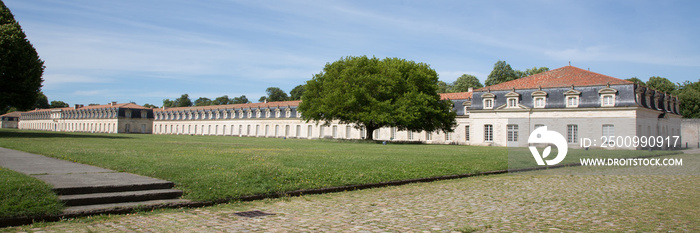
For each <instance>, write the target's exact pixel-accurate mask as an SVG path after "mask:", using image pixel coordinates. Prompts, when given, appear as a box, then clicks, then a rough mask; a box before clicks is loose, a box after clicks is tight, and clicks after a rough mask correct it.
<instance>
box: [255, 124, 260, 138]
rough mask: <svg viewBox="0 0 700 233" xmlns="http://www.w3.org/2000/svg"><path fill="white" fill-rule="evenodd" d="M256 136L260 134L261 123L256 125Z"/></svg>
mask: <svg viewBox="0 0 700 233" xmlns="http://www.w3.org/2000/svg"><path fill="white" fill-rule="evenodd" d="M255 136H260V125H255Z"/></svg>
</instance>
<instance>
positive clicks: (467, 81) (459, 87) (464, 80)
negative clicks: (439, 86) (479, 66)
mask: <svg viewBox="0 0 700 233" xmlns="http://www.w3.org/2000/svg"><path fill="white" fill-rule="evenodd" d="M452 86H453V88H452V90H451V91H450V92H465V91H469V88H470V87H471V88H474V89H477V88H482V87H484V85H482V84H481V82H479V79H478V78H476V76H474V75H469V74H463V75H462V76H460V77H459V78H457V80H455V82H454V83H453V84H452Z"/></svg>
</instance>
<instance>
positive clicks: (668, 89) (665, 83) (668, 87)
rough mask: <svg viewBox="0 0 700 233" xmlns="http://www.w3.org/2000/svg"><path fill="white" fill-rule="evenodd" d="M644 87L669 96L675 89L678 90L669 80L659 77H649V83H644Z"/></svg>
mask: <svg viewBox="0 0 700 233" xmlns="http://www.w3.org/2000/svg"><path fill="white" fill-rule="evenodd" d="M646 85H647V86H649V87H651V88H653V89H655V90H657V91H662V92H665V93H669V94H671V93H673V92H674V91H675V90H676V88H678V87H677V86H676V84H674V83H673V82H671V80H668V79H667V78H664V77H659V76H652V77H650V78H649V81H647V82H646Z"/></svg>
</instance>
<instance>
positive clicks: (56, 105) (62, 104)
mask: <svg viewBox="0 0 700 233" xmlns="http://www.w3.org/2000/svg"><path fill="white" fill-rule="evenodd" d="M50 107H51V108H67V107H70V105H68V103H66V102H63V101H60V100H54V101H51V106H50Z"/></svg>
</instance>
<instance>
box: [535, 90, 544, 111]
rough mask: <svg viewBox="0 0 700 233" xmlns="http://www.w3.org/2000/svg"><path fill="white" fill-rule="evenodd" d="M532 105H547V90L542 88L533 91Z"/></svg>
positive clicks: (541, 106)
mask: <svg viewBox="0 0 700 233" xmlns="http://www.w3.org/2000/svg"><path fill="white" fill-rule="evenodd" d="M532 98H533V101H532V102H533V107H535V108H544V106H546V105H547V92H544V91H542V90H539V91H535V92H533V93H532Z"/></svg>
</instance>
